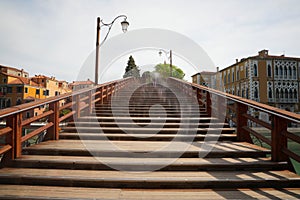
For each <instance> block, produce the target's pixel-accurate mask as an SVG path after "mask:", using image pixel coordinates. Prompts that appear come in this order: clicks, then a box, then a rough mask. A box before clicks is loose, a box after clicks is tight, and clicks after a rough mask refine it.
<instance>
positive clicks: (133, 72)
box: [123, 56, 140, 78]
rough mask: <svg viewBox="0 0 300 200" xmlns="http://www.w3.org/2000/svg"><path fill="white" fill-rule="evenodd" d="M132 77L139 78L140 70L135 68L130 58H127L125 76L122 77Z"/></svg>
mask: <svg viewBox="0 0 300 200" xmlns="http://www.w3.org/2000/svg"><path fill="white" fill-rule="evenodd" d="M130 76H133V77H135V78H139V77H140V70H139V68H138V67H137V66H136V64H135V61H134V59H133V57H132V56H129V60H128V62H127V66H126V68H125V74H124V75H123V78H127V77H130Z"/></svg>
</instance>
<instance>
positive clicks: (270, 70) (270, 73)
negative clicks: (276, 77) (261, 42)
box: [268, 65, 272, 77]
mask: <svg viewBox="0 0 300 200" xmlns="http://www.w3.org/2000/svg"><path fill="white" fill-rule="evenodd" d="M268 77H272V69H271V65H268Z"/></svg>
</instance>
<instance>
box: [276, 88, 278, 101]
mask: <svg viewBox="0 0 300 200" xmlns="http://www.w3.org/2000/svg"><path fill="white" fill-rule="evenodd" d="M276 99H279V89H278V88H277V89H276Z"/></svg>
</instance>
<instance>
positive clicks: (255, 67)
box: [253, 64, 257, 76]
mask: <svg viewBox="0 0 300 200" xmlns="http://www.w3.org/2000/svg"><path fill="white" fill-rule="evenodd" d="M253 68H254V76H257V65H256V64H254V66H253Z"/></svg>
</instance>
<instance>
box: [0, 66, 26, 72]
mask: <svg viewBox="0 0 300 200" xmlns="http://www.w3.org/2000/svg"><path fill="white" fill-rule="evenodd" d="M0 68H7V69H12V70H15V71H19V72H26V71H24V70H23V69H17V68H14V67H9V66H4V65H0ZM26 73H28V72H26Z"/></svg>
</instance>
